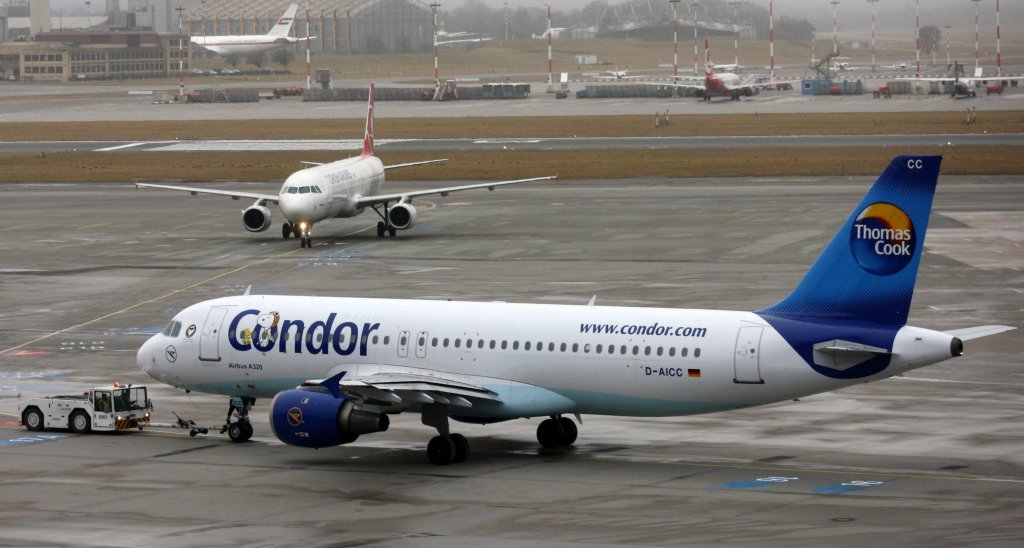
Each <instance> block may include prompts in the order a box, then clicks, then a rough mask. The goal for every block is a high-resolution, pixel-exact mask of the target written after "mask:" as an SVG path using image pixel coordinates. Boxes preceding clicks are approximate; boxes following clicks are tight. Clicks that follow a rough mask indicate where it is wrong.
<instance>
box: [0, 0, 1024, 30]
mask: <svg viewBox="0 0 1024 548" xmlns="http://www.w3.org/2000/svg"><path fill="white" fill-rule="evenodd" d="M0 1H2V0H0ZM464 1H465V0H440V2H441V4H442V6H441V9H448V8H452V7H455V6H459V5H461V4H462V3H463V2H464ZM484 1H485V2H486V3H487V4H489V5H493V6H500V5H502V3H503V1H504V0H484ZM507 1H508V5H509V6H510V7H516V6H534V7H543V6H545V5H546V4H547V2H546V0H507ZM591 1H592V0H551V7H552V9H574V8H580V7H583V6H585V5H587V4H589V3H590V2H591ZM607 1H608V3H609V4H610V5H615V4H618V3H620V2H616V1H615V0H607ZM650 1H651V3H657V2H665V1H667V0H650ZM749 1H750V3H752V4H756V5H761V6H764V7H765V8H766V9H767V7H768V0H749ZM830 2H831V0H775V2H774V7H773V9H774V11H775V14H776V15H778V16H782V15H785V16H789V17H796V18H799V19H808V20H809V21H811V23H812V24H814V26H815V27H816V28H817V30H818V32H824V31H829V32H831V30H832V5H831V3H830ZM688 3H689V0H682V4H688ZM914 4H915V0H879V1H878V3H877V4H875V6H876V12H875V13H876V20H877V22H876V24H877V26H878V28H880V29H881V28H883V27H886V28H894V27H895V28H910V29H913V25H914ZM920 5H921V25H922V26H924V25H936V26H939V27H944V26H946V25H950V26H952V27H953V28H954V29H964V32H967V31H969V32H971V33H973V32H974V2H972V1H971V0H920ZM995 5H996V2H995V0H981V2H980V5H979V6H978V8H979V9H978V13H979V24H980V26H981V27H982V28H986V27H987V28H994V27H995V17H996V16H995V9H996V8H995ZM680 10H682V5H680ZM999 11H1000V21H1001V23H1002V27H1003V28H1002V32H1003V35H1004V37H1006V35H1008V34H1017V33H1019V31H1017V29H1021V28H1024V26H1022V25H1021V24H1020V22H1021V21H1024V2H1022V1H1020V0H1002V1H1001V2H1000V4H999ZM836 12H837V17H838V20H839V21H838V23H839V25H838V26H839V32H840V34H841V33H842V32H843V31H844V29H845V30H849V31H857V30H864V29H870V28H871V5H870V4H869V3H868V2H867V0H839V5H838V7H837V10H836Z"/></svg>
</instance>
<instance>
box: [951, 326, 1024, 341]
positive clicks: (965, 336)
mask: <svg viewBox="0 0 1024 548" xmlns="http://www.w3.org/2000/svg"><path fill="white" fill-rule="evenodd" d="M1014 329H1017V328H1016V327H1010V326H1008V325H981V326H978V327H966V328H964V329H954V330H952V331H946V334H947V335H952V336H954V337H957V338H958V339H960V340H961V341H969V340H972V339H980V338H982V337H988V336H989V335H995V334H997V333H1002V332H1004V331H1012V330H1014Z"/></svg>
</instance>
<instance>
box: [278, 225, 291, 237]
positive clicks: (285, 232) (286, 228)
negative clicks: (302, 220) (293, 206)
mask: <svg viewBox="0 0 1024 548" xmlns="http://www.w3.org/2000/svg"><path fill="white" fill-rule="evenodd" d="M292 232H293V230H292V225H290V224H288V223H284V224H283V225H281V237H282V238H284V239H285V240H287V239H288V238H290V237H291V235H292Z"/></svg>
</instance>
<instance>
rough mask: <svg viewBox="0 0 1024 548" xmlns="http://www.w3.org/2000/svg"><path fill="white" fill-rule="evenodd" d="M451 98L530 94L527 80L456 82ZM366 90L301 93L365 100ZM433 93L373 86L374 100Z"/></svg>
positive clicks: (325, 98) (322, 98) (425, 97)
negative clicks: (479, 83) (515, 81)
mask: <svg viewBox="0 0 1024 548" xmlns="http://www.w3.org/2000/svg"><path fill="white" fill-rule="evenodd" d="M454 89H455V97H452V99H469V100H472V99H525V98H527V97H529V96H530V84H521V83H501V84H484V85H482V86H459V87H457V88H454ZM369 95H370V90H369V89H367V88H339V89H321V88H312V89H310V90H308V91H307V92H306V93H305V94H304V95H303V96H302V100H303V101H366V100H367V99H368V98H369ZM433 97H434V88H375V90H374V99H375V100H377V101H428V100H430V99H433Z"/></svg>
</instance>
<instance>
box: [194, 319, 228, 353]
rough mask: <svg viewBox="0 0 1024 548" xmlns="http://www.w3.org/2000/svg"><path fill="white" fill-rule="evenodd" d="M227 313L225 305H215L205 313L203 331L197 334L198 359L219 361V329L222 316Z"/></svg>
mask: <svg viewBox="0 0 1024 548" xmlns="http://www.w3.org/2000/svg"><path fill="white" fill-rule="evenodd" d="M227 313H228V308H227V307H226V306H215V307H213V308H211V309H210V312H208V313H207V314H206V322H205V323H204V324H203V333H202V335H200V336H199V359H200V360H202V361H204V362H219V361H220V331H221V324H223V323H224V316H226V315H227Z"/></svg>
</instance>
